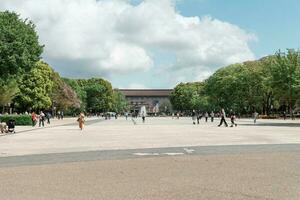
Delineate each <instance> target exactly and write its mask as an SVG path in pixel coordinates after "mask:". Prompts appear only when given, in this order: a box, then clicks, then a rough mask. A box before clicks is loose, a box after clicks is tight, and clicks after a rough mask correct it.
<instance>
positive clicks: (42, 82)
mask: <svg viewBox="0 0 300 200" xmlns="http://www.w3.org/2000/svg"><path fill="white" fill-rule="evenodd" d="M52 77H53V70H52V69H51V68H50V66H49V65H48V64H46V63H44V62H42V61H39V62H37V63H36V64H35V67H34V68H33V69H31V71H30V72H29V73H28V74H25V75H24V76H23V78H22V80H21V81H20V84H19V89H20V94H19V95H18V96H17V97H16V102H17V105H18V107H19V108H20V109H21V110H27V109H44V108H49V107H50V106H51V103H52V102H51V92H52V88H53V84H54V83H53V80H52Z"/></svg>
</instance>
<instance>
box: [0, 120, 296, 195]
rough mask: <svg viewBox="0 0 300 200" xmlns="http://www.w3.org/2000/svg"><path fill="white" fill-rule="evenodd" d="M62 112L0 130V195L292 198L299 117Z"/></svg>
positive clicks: (294, 185) (294, 191) (294, 193)
mask: <svg viewBox="0 0 300 200" xmlns="http://www.w3.org/2000/svg"><path fill="white" fill-rule="evenodd" d="M69 120H70V121H66V123H62V124H55V123H54V124H53V125H52V126H51V127H48V128H41V129H40V128H35V129H34V130H28V129H26V127H25V128H23V127H17V131H19V132H18V133H17V134H10V135H4V136H2V137H0V153H1V157H0V177H1V178H0V199H5V200H20V199H22V200H56V199H60V200H69V199H72V200H98V199H103V200H106V199H107V200H119V199H120V200H124V199H129V200H132V199H136V200H160V199H161V200H169V199H170V200H183V199H184V200H185V199H187V200H202V199H203V200H206V199H210V200H220V199H222V200H223V199H225V200H227V199H228V200H254V199H255V200H256V199H265V200H266V199H274V200H283V199H284V200H286V199H287V200H298V199H299V196H300V178H299V177H300V168H299V165H300V132H299V127H300V126H299V124H300V123H299V121H283V120H260V121H259V122H258V124H256V125H253V121H252V120H250V119H243V120H239V121H238V123H239V126H238V127H234V128H229V127H228V128H226V127H217V123H218V121H216V122H214V123H205V122H203V121H202V122H201V124H200V125H192V124H191V119H190V118H181V119H180V120H175V119H171V118H147V121H146V123H145V124H143V123H142V122H141V120H140V119H138V120H136V125H134V123H133V122H132V121H131V120H127V121H126V120H125V119H124V118H120V119H118V120H109V121H103V120H102V119H92V120H90V121H89V122H88V123H87V126H86V128H85V130H84V131H80V130H78V127H77V124H76V121H75V119H69ZM74 121H75V122H74ZM59 123H60V122H59ZM18 128H19V129H18ZM22 128H23V129H22Z"/></svg>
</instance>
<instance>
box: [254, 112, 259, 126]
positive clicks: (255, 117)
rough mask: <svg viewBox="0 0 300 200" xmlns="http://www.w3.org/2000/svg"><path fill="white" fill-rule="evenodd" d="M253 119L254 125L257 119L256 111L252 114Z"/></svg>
mask: <svg viewBox="0 0 300 200" xmlns="http://www.w3.org/2000/svg"><path fill="white" fill-rule="evenodd" d="M253 118H254V124H256V120H257V118H258V113H257V112H256V111H254V113H253Z"/></svg>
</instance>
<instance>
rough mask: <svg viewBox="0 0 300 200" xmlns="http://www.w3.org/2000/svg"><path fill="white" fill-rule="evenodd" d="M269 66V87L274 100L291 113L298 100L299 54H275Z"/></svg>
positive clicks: (294, 52) (293, 52)
mask: <svg viewBox="0 0 300 200" xmlns="http://www.w3.org/2000/svg"><path fill="white" fill-rule="evenodd" d="M270 65H271V76H272V78H271V85H272V87H273V89H274V91H275V96H276V98H277V99H278V100H279V101H281V102H282V103H283V104H284V105H286V107H287V108H288V110H289V111H290V112H292V111H293V110H294V109H295V107H296V103H297V101H298V100H299V98H300V52H299V51H295V50H293V49H288V50H287V52H281V51H279V52H277V53H276V55H275V59H273V60H272V62H271V63H270Z"/></svg>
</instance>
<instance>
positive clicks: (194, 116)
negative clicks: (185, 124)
mask: <svg viewBox="0 0 300 200" xmlns="http://www.w3.org/2000/svg"><path fill="white" fill-rule="evenodd" d="M192 120H193V124H194V125H195V124H196V112H195V110H193V111H192Z"/></svg>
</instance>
